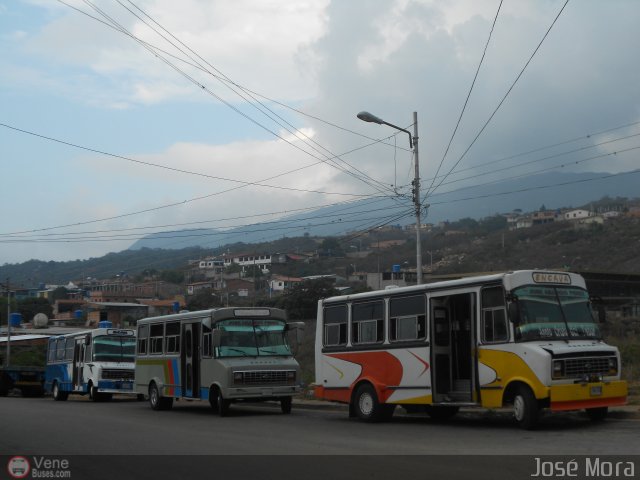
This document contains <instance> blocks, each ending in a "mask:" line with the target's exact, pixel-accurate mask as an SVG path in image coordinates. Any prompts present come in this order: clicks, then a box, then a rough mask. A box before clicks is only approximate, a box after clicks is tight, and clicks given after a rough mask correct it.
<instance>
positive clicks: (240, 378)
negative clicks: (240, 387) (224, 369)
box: [233, 372, 244, 383]
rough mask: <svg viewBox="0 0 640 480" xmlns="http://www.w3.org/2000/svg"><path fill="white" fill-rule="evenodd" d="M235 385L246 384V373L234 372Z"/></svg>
mask: <svg viewBox="0 0 640 480" xmlns="http://www.w3.org/2000/svg"><path fill="white" fill-rule="evenodd" d="M233 383H244V373H242V372H234V374H233Z"/></svg>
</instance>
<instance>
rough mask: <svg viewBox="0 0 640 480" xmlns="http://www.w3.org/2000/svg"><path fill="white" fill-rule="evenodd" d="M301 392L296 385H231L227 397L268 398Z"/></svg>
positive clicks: (288, 395) (231, 398)
mask: <svg viewBox="0 0 640 480" xmlns="http://www.w3.org/2000/svg"><path fill="white" fill-rule="evenodd" d="M299 392H300V387H298V386H296V385H285V386H282V385H281V386H275V385H274V386H270V385H265V386H258V387H230V388H229V389H228V390H227V398H228V399H229V400H234V399H241V398H242V399H250V398H255V399H268V398H278V397H290V396H292V395H295V394H296V393H299Z"/></svg>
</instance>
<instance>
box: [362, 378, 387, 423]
mask: <svg viewBox="0 0 640 480" xmlns="http://www.w3.org/2000/svg"><path fill="white" fill-rule="evenodd" d="M389 407H391V406H390V405H382V404H381V403H380V402H379V401H378V395H376V391H375V389H374V388H373V387H372V386H371V385H368V384H364V385H360V386H359V387H358V389H357V390H356V393H355V395H354V396H353V408H354V410H355V413H356V415H357V416H358V418H360V419H361V420H364V421H366V422H378V421H380V420H385V419H388V418H389V417H390V416H391V415H393V410H391V411H390V413H391V415H389V414H388V413H387V412H388V411H389V410H390V408H389ZM394 407H395V405H394ZM385 413H386V415H385Z"/></svg>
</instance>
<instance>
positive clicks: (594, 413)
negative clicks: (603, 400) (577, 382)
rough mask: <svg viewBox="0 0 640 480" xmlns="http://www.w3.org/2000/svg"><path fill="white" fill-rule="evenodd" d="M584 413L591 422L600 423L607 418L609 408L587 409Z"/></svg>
mask: <svg viewBox="0 0 640 480" xmlns="http://www.w3.org/2000/svg"><path fill="white" fill-rule="evenodd" d="M586 412H587V416H588V417H589V419H590V420H591V421H592V422H602V421H603V420H604V419H605V418H607V413H609V407H598V408H587V410H586Z"/></svg>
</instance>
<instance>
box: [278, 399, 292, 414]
mask: <svg viewBox="0 0 640 480" xmlns="http://www.w3.org/2000/svg"><path fill="white" fill-rule="evenodd" d="M291 404H292V400H291V397H282V398H281V399H280V410H282V413H284V414H288V413H291Z"/></svg>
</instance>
